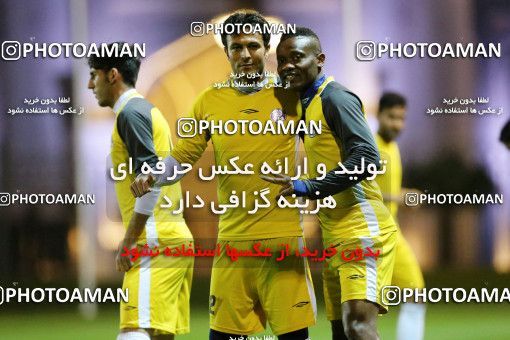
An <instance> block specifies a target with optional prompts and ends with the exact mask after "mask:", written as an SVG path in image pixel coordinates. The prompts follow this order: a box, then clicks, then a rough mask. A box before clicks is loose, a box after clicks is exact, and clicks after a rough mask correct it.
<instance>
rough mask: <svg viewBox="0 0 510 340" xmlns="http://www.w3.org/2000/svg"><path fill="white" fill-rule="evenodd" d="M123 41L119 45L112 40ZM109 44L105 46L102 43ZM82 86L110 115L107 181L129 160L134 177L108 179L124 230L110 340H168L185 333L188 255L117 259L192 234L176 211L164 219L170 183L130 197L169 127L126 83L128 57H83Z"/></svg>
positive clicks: (166, 147)
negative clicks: (123, 296) (120, 292)
mask: <svg viewBox="0 0 510 340" xmlns="http://www.w3.org/2000/svg"><path fill="white" fill-rule="evenodd" d="M116 44H124V43H116ZM110 46H111V45H110ZM88 64H89V66H90V80H89V83H88V88H89V89H91V90H92V91H93V92H94V95H95V96H96V99H97V101H98V103H99V105H100V106H107V107H111V108H112V109H113V111H114V113H115V125H114V127H113V132H112V144H111V145H112V146H111V161H112V165H113V166H112V169H113V170H114V172H115V178H117V177H118V178H120V177H122V176H121V174H120V173H119V171H118V169H119V165H121V164H129V158H131V159H132V163H133V168H134V172H135V174H127V175H126V174H124V175H125V177H124V179H121V180H117V181H116V182H115V191H116V193H117V200H118V203H119V208H120V212H121V215H122V222H123V224H124V226H125V227H126V232H125V235H124V238H123V240H122V242H121V243H120V245H119V251H118V254H117V256H116V267H117V270H118V271H121V272H125V274H124V283H123V289H128V290H129V301H128V302H121V305H120V334H119V336H118V337H117V339H118V340H147V339H174V334H183V333H188V332H189V313H190V311H189V297H190V290H191V280H192V276H193V258H192V257H177V258H171V257H166V256H157V257H154V258H151V257H141V258H140V259H138V260H136V261H135V262H133V263H132V262H131V260H130V258H129V257H127V256H122V253H124V252H125V251H126V249H128V250H131V249H133V248H135V247H143V246H144V245H146V244H147V245H148V246H149V247H150V248H151V249H153V248H154V247H163V248H165V247H175V246H178V245H181V244H186V246H188V245H189V244H190V243H191V244H192V241H193V238H192V235H191V233H190V231H189V229H188V227H187V226H186V223H185V222H184V218H183V216H182V214H180V215H172V214H171V212H170V211H169V210H165V209H162V208H161V207H160V205H161V203H162V201H163V197H164V196H166V197H168V198H170V199H171V200H176V201H178V200H179V199H180V198H181V197H182V193H181V187H180V185H179V184H174V185H171V186H167V187H165V188H161V189H155V190H153V191H152V192H151V193H150V194H149V195H146V196H144V197H142V198H137V199H135V198H134V197H133V195H132V194H131V192H130V184H131V182H132V181H133V180H134V179H135V176H136V174H140V173H141V168H142V166H143V165H144V163H147V164H148V165H149V166H151V167H153V166H155V164H156V163H157V162H158V157H165V156H166V155H167V154H168V152H170V151H171V149H172V145H171V142H170V140H171V139H170V137H171V136H170V128H169V126H168V123H167V122H166V120H165V118H164V117H163V114H162V113H161V112H160V111H159V110H158V109H157V108H156V107H154V106H153V105H152V104H151V103H149V102H148V101H147V100H145V99H144V98H143V97H142V96H141V95H140V94H139V93H138V92H136V90H135V88H134V86H135V84H136V79H137V76H138V70H139V68H140V59H138V58H135V57H91V58H90V59H89V61H88Z"/></svg>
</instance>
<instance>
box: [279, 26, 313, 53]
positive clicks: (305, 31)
mask: <svg viewBox="0 0 510 340" xmlns="http://www.w3.org/2000/svg"><path fill="white" fill-rule="evenodd" d="M294 37H309V38H313V39H315V40H316V41H317V46H319V51H318V52H322V47H321V41H320V39H319V36H318V35H317V34H316V33H315V32H314V31H312V30H311V29H310V28H308V27H302V26H298V27H296V29H295V30H294V32H290V31H289V33H284V34H282V37H281V38H280V44H281V43H282V42H284V41H285V40H287V39H290V38H294Z"/></svg>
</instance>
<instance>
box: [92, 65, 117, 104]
mask: <svg viewBox="0 0 510 340" xmlns="http://www.w3.org/2000/svg"><path fill="white" fill-rule="evenodd" d="M88 88H89V89H91V90H92V92H93V93H94V95H95V96H96V99H97V103H98V104H99V106H113V104H112V103H111V102H112V91H111V85H110V82H109V81H108V79H107V72H105V71H104V70H98V69H95V68H91V69H90V78H89V84H88Z"/></svg>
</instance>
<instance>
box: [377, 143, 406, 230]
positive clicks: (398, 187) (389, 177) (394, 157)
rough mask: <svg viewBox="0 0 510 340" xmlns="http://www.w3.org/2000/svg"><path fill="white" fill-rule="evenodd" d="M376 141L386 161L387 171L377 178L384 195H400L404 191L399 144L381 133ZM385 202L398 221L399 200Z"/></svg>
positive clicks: (382, 157)
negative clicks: (387, 139) (385, 137)
mask: <svg viewBox="0 0 510 340" xmlns="http://www.w3.org/2000/svg"><path fill="white" fill-rule="evenodd" d="M375 141H376V142H377V147H378V149H379V154H380V155H381V159H382V160H385V161H386V172H385V173H384V174H381V175H378V176H377V177H376V178H375V180H376V182H377V184H379V188H381V192H382V193H383V195H389V196H391V197H400V195H401V191H402V161H401V159H400V150H399V148H398V144H397V142H395V141H391V142H389V143H388V142H386V141H385V140H384V139H383V138H382V137H381V136H380V135H379V134H376V135H375ZM385 204H386V206H387V207H388V209H390V212H391V215H392V216H393V218H394V219H395V221H396V220H397V213H398V202H395V201H386V202H385Z"/></svg>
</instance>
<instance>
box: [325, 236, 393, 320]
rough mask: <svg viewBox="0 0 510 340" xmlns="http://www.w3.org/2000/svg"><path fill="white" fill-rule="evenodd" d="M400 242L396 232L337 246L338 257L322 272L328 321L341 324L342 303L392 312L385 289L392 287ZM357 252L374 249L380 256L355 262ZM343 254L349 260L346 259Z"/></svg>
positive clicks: (354, 240)
mask: <svg viewBox="0 0 510 340" xmlns="http://www.w3.org/2000/svg"><path fill="white" fill-rule="evenodd" d="M396 242H397V235H396V232H391V233H387V234H384V235H379V236H375V237H364V238H352V239H347V240H343V241H341V240H339V241H338V243H335V242H333V245H334V246H335V249H336V250H337V253H336V255H334V256H332V257H331V258H329V259H328V260H327V261H326V263H325V267H324V270H323V272H322V278H323V285H324V301H325V302H326V315H327V317H328V320H341V319H342V303H344V302H345V301H349V300H368V301H371V302H373V303H375V304H377V305H378V306H379V311H380V313H386V312H387V311H388V307H387V306H386V305H384V304H383V301H382V296H381V289H382V288H383V287H384V286H389V285H391V277H392V274H393V265H394V262H395V246H396ZM357 248H358V249H362V250H363V251H364V253H366V252H367V251H366V249H367V248H370V249H372V251H373V252H374V253H377V251H379V255H378V256H377V257H373V256H363V258H361V259H359V260H356V259H351V257H350V256H351V254H352V252H353V251H354V250H355V249H357ZM342 251H343V252H344V254H345V258H346V259H347V260H346V259H344V258H343V257H342V255H341V254H342Z"/></svg>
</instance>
